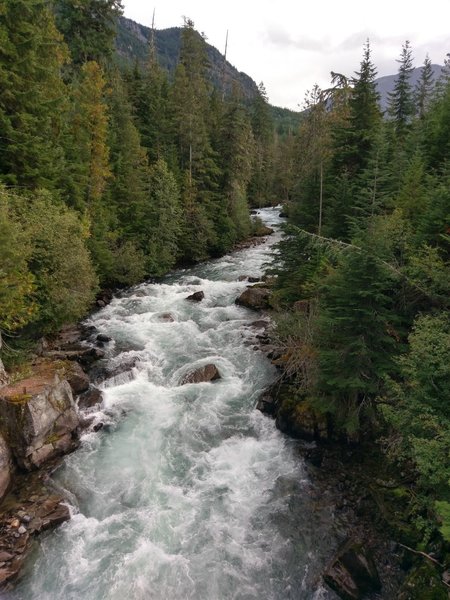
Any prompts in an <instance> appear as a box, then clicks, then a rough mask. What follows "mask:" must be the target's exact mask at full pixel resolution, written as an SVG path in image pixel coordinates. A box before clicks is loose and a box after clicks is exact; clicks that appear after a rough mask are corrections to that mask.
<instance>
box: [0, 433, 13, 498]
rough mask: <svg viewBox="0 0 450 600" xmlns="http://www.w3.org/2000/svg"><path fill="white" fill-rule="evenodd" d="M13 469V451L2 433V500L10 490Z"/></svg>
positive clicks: (0, 481)
mask: <svg viewBox="0 0 450 600" xmlns="http://www.w3.org/2000/svg"><path fill="white" fill-rule="evenodd" d="M12 470H13V465H12V461H11V451H10V449H9V447H8V445H7V443H6V441H5V439H4V438H3V436H2V435H1V434H0V500H1V499H2V498H3V497H4V495H5V494H6V492H7V491H8V488H9V485H10V483H11V475H12Z"/></svg>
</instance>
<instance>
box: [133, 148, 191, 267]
mask: <svg viewBox="0 0 450 600" xmlns="http://www.w3.org/2000/svg"><path fill="white" fill-rule="evenodd" d="M149 188H150V193H149V200H148V208H147V211H146V215H145V216H144V215H143V216H142V217H141V220H140V222H141V223H148V228H147V229H146V231H145V235H146V238H147V247H148V252H147V254H148V258H147V263H148V272H149V273H150V274H151V275H163V274H164V273H167V271H169V269H171V268H172V267H173V266H174V265H175V264H176V261H177V260H178V258H179V257H180V250H179V239H180V236H181V231H182V221H181V218H182V212H181V206H180V192H179V188H178V184H177V182H176V180H175V177H174V175H173V174H172V173H171V172H170V171H169V169H168V167H167V164H166V163H165V162H164V160H163V159H159V160H158V161H157V162H156V163H155V164H154V165H153V166H152V167H151V169H150V179H149ZM147 215H148V216H147Z"/></svg>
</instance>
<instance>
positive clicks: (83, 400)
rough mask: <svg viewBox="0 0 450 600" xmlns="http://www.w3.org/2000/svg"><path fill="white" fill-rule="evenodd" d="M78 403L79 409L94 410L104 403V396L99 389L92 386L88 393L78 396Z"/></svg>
mask: <svg viewBox="0 0 450 600" xmlns="http://www.w3.org/2000/svg"><path fill="white" fill-rule="evenodd" d="M77 402H78V407H79V408H92V407H93V406H95V405H96V404H101V403H102V402H103V394H102V392H101V391H100V390H99V389H98V388H96V387H93V386H91V387H90V388H89V389H88V390H87V391H86V392H84V393H83V394H81V395H80V396H78V401H77Z"/></svg>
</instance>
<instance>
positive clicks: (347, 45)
mask: <svg viewBox="0 0 450 600" xmlns="http://www.w3.org/2000/svg"><path fill="white" fill-rule="evenodd" d="M406 39H408V36H406V37H405V36H404V35H401V36H400V35H396V36H384V37H383V36H380V35H379V34H377V33H375V32H374V31H370V30H369V29H365V30H363V31H358V32H356V33H352V35H350V36H348V37H347V38H345V40H344V41H342V42H341V43H340V44H339V45H338V46H337V49H338V50H343V51H352V50H356V49H358V48H362V47H363V45H364V44H365V42H366V40H369V41H370V44H371V46H372V47H373V46H375V45H377V44H383V45H386V46H398V47H399V48H400V47H401V45H402V44H403V42H404V41H405V40H406Z"/></svg>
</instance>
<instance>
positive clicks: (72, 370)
mask: <svg viewBox="0 0 450 600" xmlns="http://www.w3.org/2000/svg"><path fill="white" fill-rule="evenodd" d="M66 379H67V381H68V382H69V385H70V387H71V389H72V393H73V394H75V395H76V396H78V394H82V393H83V392H85V391H86V390H88V389H89V384H90V380H89V377H88V376H87V375H86V373H85V372H84V371H83V369H82V367H81V365H79V364H78V363H77V362H71V363H70V365H69V366H68V368H67V370H66Z"/></svg>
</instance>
